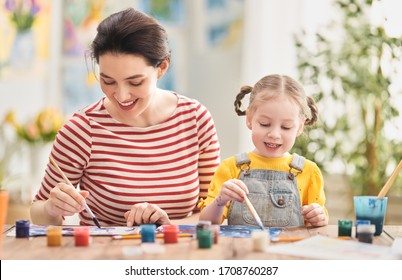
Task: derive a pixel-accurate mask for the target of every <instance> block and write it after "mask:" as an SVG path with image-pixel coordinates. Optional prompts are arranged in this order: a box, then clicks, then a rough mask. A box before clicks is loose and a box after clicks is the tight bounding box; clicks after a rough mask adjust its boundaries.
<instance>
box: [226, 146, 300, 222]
mask: <svg viewBox="0 0 402 280" xmlns="http://www.w3.org/2000/svg"><path fill="white" fill-rule="evenodd" d="M304 160H305V158H304V157H302V156H299V155H297V154H293V160H292V162H291V164H290V166H289V171H288V172H285V171H276V170H265V169H251V170H250V159H249V158H248V155H247V153H241V154H239V155H236V161H237V166H239V167H240V169H241V172H240V180H242V181H243V182H244V183H245V184H246V186H247V188H248V190H249V195H248V198H249V199H250V201H251V203H252V204H253V206H254V208H255V210H256V211H257V213H258V215H259V216H260V218H261V221H262V223H263V224H264V226H265V227H285V226H304V218H303V216H302V215H301V201H300V194H299V190H298V189H297V182H296V176H297V174H299V173H301V172H302V170H303V166H304ZM292 170H294V172H292ZM228 224H229V225H247V226H258V225H257V223H256V221H255V219H254V217H253V215H252V214H251V212H250V210H249V209H248V207H247V205H246V203H240V202H237V201H232V203H231V205H230V207H229V212H228Z"/></svg>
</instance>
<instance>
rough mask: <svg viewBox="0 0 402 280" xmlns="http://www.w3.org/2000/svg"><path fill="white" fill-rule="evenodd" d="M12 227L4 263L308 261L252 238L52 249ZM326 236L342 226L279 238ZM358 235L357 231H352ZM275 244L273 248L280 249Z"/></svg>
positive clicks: (391, 235)
mask: <svg viewBox="0 0 402 280" xmlns="http://www.w3.org/2000/svg"><path fill="white" fill-rule="evenodd" d="M12 228H13V226H12V225H5V229H4V230H5V233H4V234H3V240H2V243H3V245H2V252H1V259H3V260H52V259H54V260H108V259H114V260H131V259H133V260H135V259H141V260H254V259H255V260H263V259H271V260H273V259H275V260H294V259H305V258H300V257H295V256H290V255H284V254H273V253H271V254H270V253H266V252H254V251H253V246H252V245H253V244H252V242H253V241H252V239H251V238H233V237H219V240H218V244H214V245H213V247H212V249H199V248H198V241H197V239H196V238H195V237H182V238H179V243H177V244H163V239H157V241H156V243H157V244H161V247H162V248H163V250H164V252H163V253H159V254H144V253H142V254H138V255H135V254H129V255H127V254H125V252H126V250H127V248H134V249H135V248H140V246H141V240H140V239H124V240H114V239H112V238H111V237H110V236H93V237H92V243H91V244H90V246H89V247H77V246H75V243H74V237H73V236H63V238H62V246H61V247H48V246H47V237H46V236H40V237H31V238H29V239H28V238H15V237H9V236H6V232H7V231H8V230H10V229H12ZM314 235H323V236H328V237H334V238H336V237H337V235H338V227H337V226H336V225H328V226H325V227H318V228H305V227H301V228H285V229H284V230H283V231H282V232H281V233H280V235H279V237H302V238H308V237H312V236H314ZM352 236H354V230H353V232H352ZM396 237H402V226H401V225H397V226H392V225H386V226H384V232H383V233H382V234H381V235H380V236H375V237H374V242H373V244H377V245H385V246H391V245H392V242H393V240H394V239H395V238H396ZM352 240H354V241H355V242H358V241H357V240H356V239H355V238H352ZM277 244H283V243H275V244H274V243H272V242H271V245H270V246H277Z"/></svg>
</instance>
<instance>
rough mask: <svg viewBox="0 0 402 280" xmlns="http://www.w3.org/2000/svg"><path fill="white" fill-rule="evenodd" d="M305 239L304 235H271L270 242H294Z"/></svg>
mask: <svg viewBox="0 0 402 280" xmlns="http://www.w3.org/2000/svg"><path fill="white" fill-rule="evenodd" d="M303 239H305V237H273V238H271V241H272V242H295V241H300V240H303Z"/></svg>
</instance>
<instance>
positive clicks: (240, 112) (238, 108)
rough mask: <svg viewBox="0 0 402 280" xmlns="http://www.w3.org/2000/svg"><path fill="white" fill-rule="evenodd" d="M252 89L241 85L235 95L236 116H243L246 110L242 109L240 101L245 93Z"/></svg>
mask: <svg viewBox="0 0 402 280" xmlns="http://www.w3.org/2000/svg"><path fill="white" fill-rule="evenodd" d="M252 90H253V88H252V87H250V86H242V87H241V89H240V92H239V93H238V94H237V95H236V100H235V102H234V107H235V112H236V114H237V115H238V116H245V115H246V110H244V111H242V110H241V109H240V108H241V105H242V104H241V101H242V100H243V98H244V96H245V95H246V94H249V93H250V92H251V91H252Z"/></svg>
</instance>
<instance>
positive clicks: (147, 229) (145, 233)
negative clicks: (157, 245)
mask: <svg viewBox="0 0 402 280" xmlns="http://www.w3.org/2000/svg"><path fill="white" fill-rule="evenodd" d="M155 230H156V226H155V225H154V224H146V225H140V231H141V241H142V242H144V243H154V242H155Z"/></svg>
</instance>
